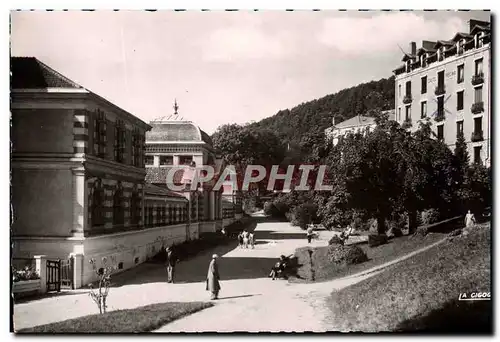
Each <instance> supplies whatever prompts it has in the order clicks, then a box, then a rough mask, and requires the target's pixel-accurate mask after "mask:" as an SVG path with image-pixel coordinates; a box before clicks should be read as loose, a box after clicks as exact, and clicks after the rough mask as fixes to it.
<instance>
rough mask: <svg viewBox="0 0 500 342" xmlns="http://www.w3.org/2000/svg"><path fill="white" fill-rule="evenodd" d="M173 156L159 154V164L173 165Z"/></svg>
mask: <svg viewBox="0 0 500 342" xmlns="http://www.w3.org/2000/svg"><path fill="white" fill-rule="evenodd" d="M173 164H174V157H173V156H160V165H173Z"/></svg>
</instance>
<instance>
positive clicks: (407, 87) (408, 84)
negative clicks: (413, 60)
mask: <svg viewBox="0 0 500 342" xmlns="http://www.w3.org/2000/svg"><path fill="white" fill-rule="evenodd" d="M405 96H411V81H408V82H406V94H405Z"/></svg>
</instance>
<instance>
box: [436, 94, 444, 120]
mask: <svg viewBox="0 0 500 342" xmlns="http://www.w3.org/2000/svg"><path fill="white" fill-rule="evenodd" d="M437 115H438V116H443V115H444V96H440V97H438V99H437Z"/></svg>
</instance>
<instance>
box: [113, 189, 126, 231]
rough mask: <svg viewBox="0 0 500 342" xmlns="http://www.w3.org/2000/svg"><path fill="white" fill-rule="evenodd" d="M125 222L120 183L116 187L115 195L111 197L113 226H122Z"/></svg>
mask: <svg viewBox="0 0 500 342" xmlns="http://www.w3.org/2000/svg"><path fill="white" fill-rule="evenodd" d="M124 221H125V211H124V205H123V189H122V185H121V183H120V182H118V184H117V185H116V190H115V194H114V195H113V224H114V225H119V224H123V223H124Z"/></svg>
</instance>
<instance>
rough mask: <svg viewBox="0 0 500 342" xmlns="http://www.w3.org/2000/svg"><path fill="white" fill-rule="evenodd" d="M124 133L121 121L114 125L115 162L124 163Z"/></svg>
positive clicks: (125, 141)
mask: <svg viewBox="0 0 500 342" xmlns="http://www.w3.org/2000/svg"><path fill="white" fill-rule="evenodd" d="M126 143H127V140H126V131H125V126H124V124H123V122H122V121H116V123H115V145H114V146H115V161H117V162H119V163H123V162H124V155H125V146H126Z"/></svg>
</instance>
